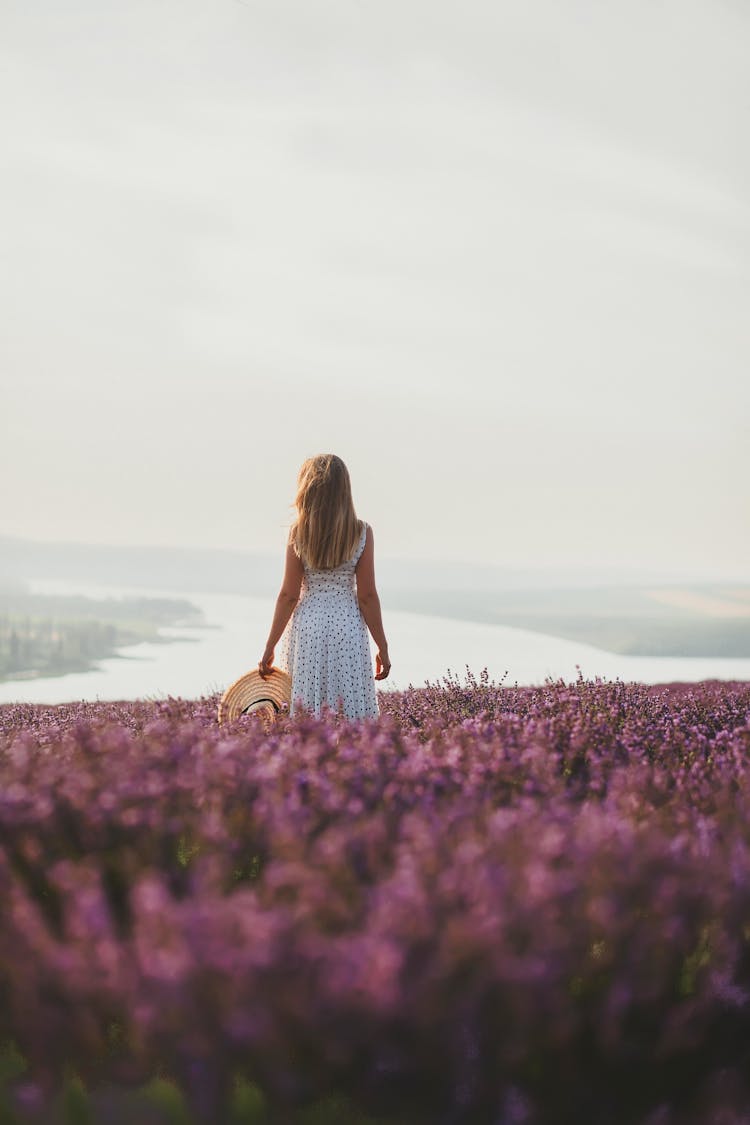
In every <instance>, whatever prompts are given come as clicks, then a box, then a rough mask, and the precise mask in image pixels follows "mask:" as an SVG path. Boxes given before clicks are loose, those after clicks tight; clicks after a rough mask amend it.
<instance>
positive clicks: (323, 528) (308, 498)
mask: <svg viewBox="0 0 750 1125" xmlns="http://www.w3.org/2000/svg"><path fill="white" fill-rule="evenodd" d="M294 502H295V505H296V507H297V519H296V520H295V521H294V523H293V524H292V526H291V528H290V530H289V542H290V543H291V544H292V546H293V547H294V550H295V551H296V553H297V554H298V555H299V557H300V558H301V559H302V560H303V562H304V563H306V564H307V566H309V567H312V569H313V570H331V569H333V567H335V566H341V564H342V563H343V562H346V561H347V560H348V559H350V558H351V557H352V555H353V554H354V550H355V548H356V546H357V541H358V539H359V536H360V534H361V523H360V521H359V520H358V519H357V514H356V512H355V511H354V503H353V501H352V486H351V481H350V480H349V470H348V469H347V467H346V465H345V464H344V462H343V461H342V460H341V458H340V457H337V456H336V454H335V453H320V454H318V456H317V457H308V459H307V461H305V462H304V464H303V465H302V468H301V469H300V471H299V476H298V477H297V496H296V498H295V501H294Z"/></svg>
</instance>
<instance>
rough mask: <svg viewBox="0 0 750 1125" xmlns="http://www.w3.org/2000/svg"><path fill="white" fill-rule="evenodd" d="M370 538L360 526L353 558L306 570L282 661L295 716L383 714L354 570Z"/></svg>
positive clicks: (284, 637) (282, 646)
mask: <svg viewBox="0 0 750 1125" xmlns="http://www.w3.org/2000/svg"><path fill="white" fill-rule="evenodd" d="M366 539H367V524H366V523H364V522H362V526H361V530H360V535H359V541H358V542H357V546H356V548H355V551H354V554H353V555H352V557H351V558H350V559H347V560H346V561H345V562H343V563H341V564H340V565H339V566H336V567H332V568H330V569H315V568H313V567H308V566H307V565H305V562H304V560H303V561H302V566H303V571H304V574H303V578H302V584H301V589H300V599H299V602H298V603H297V606H296V608H295V610H294V613H293V614H292V617H291V618H290V620H289V624H288V625H287V628H286V629H285V631H284V634H283V635H282V637H281V642H280V652H279V660H280V665H281V667H282V668H285V669H286V671H287V672H288V673H289V675H290V676H291V678H292V704H291V712H292V713H294V710H295V708H297V707H299V706H302V707H304V708H305V709H306V710H308V711H314V712H315V713H320V710H321V708H322V707H330V708H332V709H334V710H337V709H338V708H339V707H340V706H341V707H342V708H343V711H344V714H345V715H347V717H349V718H363V717H366V716H370V715H372V716H375V715H378V714H379V708H378V703H377V697H376V694H375V682H374V680H373V675H372V655H371V653H370V641H369V634H368V631H367V626H366V624H365V622H364V619H363V617H362V614H361V612H360V608H359V603H358V601H357V585H356V567H357V563H358V562H359V559H360V557H361V555H362V552H363V551H364V548H365V543H366Z"/></svg>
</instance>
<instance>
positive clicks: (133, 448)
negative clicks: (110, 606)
mask: <svg viewBox="0 0 750 1125" xmlns="http://www.w3.org/2000/svg"><path fill="white" fill-rule="evenodd" d="M0 13H1V14H0V44H1V46H0V97H1V98H2V104H3V114H2V125H0V130H1V131H2V137H1V144H0V194H1V196H2V260H3V265H4V267H5V268H4V270H3V271H2V282H1V283H0V285H1V291H0V299H1V300H2V310H3V312H2V318H1V321H0V350H1V356H2V358H1V361H0V371H1V373H2V401H1V403H0V407H1V410H0V419H1V420H0V473H2V479H3V482H4V485H5V487H4V489H3V503H2V518H1V519H0V530H2V532H4V533H6V534H12V535H22V536H29V537H32V538H37V539H59V538H62V539H68V540H76V541H81V542H87V541H92V542H93V541H96V542H103V543H122V544H124V543H144V544H147V543H154V544H181V545H190V546H211V545H215V546H218V547H233V548H244V549H249V550H253V549H257V550H263V551H266V550H269V549H271V550H273V549H276V548H279V549H281V545H282V544H283V539H284V528H285V526H286V524H287V523H288V520H289V518H290V509H289V507H288V505H289V503H290V501H291V500H292V498H293V495H294V485H295V478H296V473H297V469H298V467H299V464H300V463H301V461H302V460H303V459H304V458H305V457H306V456H309V455H310V454H313V453H318V452H327V451H333V452H337V453H339V454H340V455H341V456H342V457H343V458H344V459H345V460H346V462H347V463H348V465H349V467H350V470H351V474H352V480H353V485H354V494H355V502H356V504H357V508H358V511H359V513H360V514H361V515H362V516H364V517H365V518H366V519H368V520H369V521H370V522H371V523H372V524H373V526H374V528H375V536H376V550H377V551H379V552H380V553H381V554H383V555H389V556H394V557H395V556H401V557H411V558H415V557H424V558H441V559H454V560H467V561H477V562H485V563H496V564H500V565H502V564H507V565H518V564H530V565H534V566H542V565H545V564H546V563H551V564H552V563H554V564H560V565H576V564H578V563H581V564H583V563H589V564H593V565H599V564H607V563H620V564H624V565H628V566H629V565H632V566H634V567H636V566H644V567H649V568H654V567H657V568H658V567H664V568H665V569H675V570H685V569H691V570H693V571H695V570H698V571H705V572H706V574H711V575H714V574H715V575H720V574H728V575H732V576H737V575H740V576H741V575H746V576H747V577H748V578H750V503H749V502H748V481H750V145H749V144H748V135H749V127H750V67H748V58H749V57H750V7H748V5H747V4H746V3H745V0H613V2H612V3H607V4H602V3H597V2H595V0H589V2H585V3H584V2H582V0H570V2H565V0H523V2H521V0H518V2H517V3H514V4H511V3H503V2H502V0H500V2H498V0H486V2H484V0H481V2H478V0H460V2H459V0H450V2H440V0H378V2H377V3H374V2H373V3H361V2H357V0H326V2H318V0H267V2H262V3H261V2H255V0H121V2H117V3H115V2H114V0H70V2H67V3H60V2H59V0H38V2H35V0H2V5H1V7H0Z"/></svg>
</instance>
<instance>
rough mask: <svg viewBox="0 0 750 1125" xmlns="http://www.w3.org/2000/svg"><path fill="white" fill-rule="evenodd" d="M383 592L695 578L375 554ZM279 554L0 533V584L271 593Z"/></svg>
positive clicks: (276, 582) (278, 573)
mask: <svg viewBox="0 0 750 1125" xmlns="http://www.w3.org/2000/svg"><path fill="white" fill-rule="evenodd" d="M376 567H377V576H378V585H379V587H380V588H381V590H382V591H383V592H386V591H388V592H394V593H395V592H399V591H403V592H405V593H408V592H411V591H433V592H435V593H438V594H440V595H441V596H442V594H443V592H444V591H446V590H448V591H466V592H469V591H475V590H484V591H497V590H544V589H552V590H554V589H576V588H579V589H590V588H593V587H598V586H610V587H611V586H615V585H617V586H633V585H642V584H643V583H656V584H658V583H665V584H670V585H673V584H674V583H685V582H688V583H691V582H693V583H695V582H698V583H699V582H701V578H700V577H699V576H694V575H693V576H690V575H673V574H672V575H670V574H665V573H663V572H657V571H645V570H643V571H634V570H632V569H627V568H607V569H603V568H589V569H583V568H576V569H572V568H560V567H538V568H534V569H532V568H528V567H527V568H520V567H500V566H482V565H479V564H473V563H471V564H470V563H461V562H452V561H450V560H442V559H430V560H427V559H424V560H414V559H393V558H383V557H381V556H380V555H378V556H377V563H376ZM282 571H283V557H282V555H281V553H279V554H278V555H272V554H269V553H252V552H250V551H229V550H219V549H214V548H211V547H206V548H197V547H159V546H143V545H140V546H127V547H120V546H110V545H104V544H95V543H60V542H44V541H36V540H32V539H21V538H16V537H12V536H2V535H0V581H4V582H5V583H7V582H10V581H13V580H16V581H18V580H22V581H23V580H28V579H33V578H47V579H49V578H56V579H67V580H70V581H80V582H92V583H97V584H102V585H113V586H148V587H152V588H154V589H164V590H173V591H175V592H185V591H192V592H195V593H227V594H245V595H254V596H258V597H265V596H268V595H269V594H275V593H276V592H277V590H278V587H279V585H280V583H281V576H282Z"/></svg>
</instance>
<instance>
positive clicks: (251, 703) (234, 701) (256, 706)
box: [219, 668, 292, 724]
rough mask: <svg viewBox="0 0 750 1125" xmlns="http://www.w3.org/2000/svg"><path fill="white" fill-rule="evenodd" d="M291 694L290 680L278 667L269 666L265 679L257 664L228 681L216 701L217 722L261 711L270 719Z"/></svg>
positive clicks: (289, 700) (287, 700) (289, 699)
mask: <svg viewBox="0 0 750 1125" xmlns="http://www.w3.org/2000/svg"><path fill="white" fill-rule="evenodd" d="M291 698H292V680H291V677H290V676H289V675H288V673H286V672H283V671H282V670H281V668H272V669H271V671H270V672H269V673H268V675H267V676H266V678H265V679H263V677H262V676H261V674H260V672H259V671H258V669H257V668H254V669H253V671H252V672H246V673H245V675H244V676H240V678H239V679H238V680H235V681H234V683H233V684H230V685H229V687H228V688H227V690H226V691H225V692H224V694H223V695H222V697H221V699H220V701H219V723H220V724H221V723H223V722H224V721H225V720H230V721H231V720H232V719H237V718H239V716H240V715H245V714H248V713H250V712H253V711H262V712H263V718H264V720H270V721H273V720H274V719H275V718H276V715H277V714H278V712H279V711H280V710H281V706H282V704H284V703H286V704H287V706H288V705H289V703H290V702H291Z"/></svg>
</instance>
